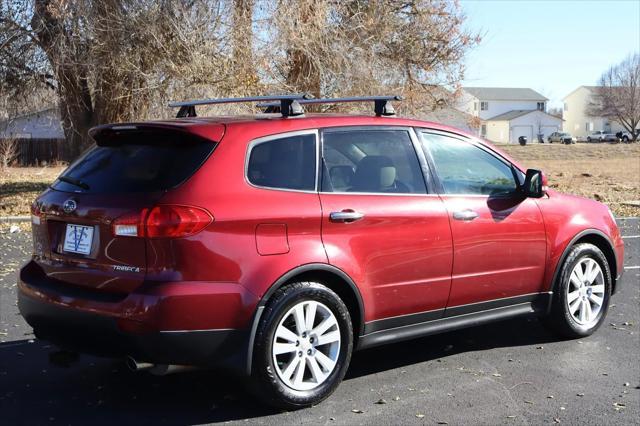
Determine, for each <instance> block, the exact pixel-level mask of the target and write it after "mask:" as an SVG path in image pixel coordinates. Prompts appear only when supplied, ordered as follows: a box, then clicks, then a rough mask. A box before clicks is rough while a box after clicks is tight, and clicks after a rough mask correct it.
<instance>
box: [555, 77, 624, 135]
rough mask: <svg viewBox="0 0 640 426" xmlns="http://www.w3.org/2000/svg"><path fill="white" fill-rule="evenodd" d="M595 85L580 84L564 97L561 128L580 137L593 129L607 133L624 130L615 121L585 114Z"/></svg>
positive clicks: (593, 130)
mask: <svg viewBox="0 0 640 426" xmlns="http://www.w3.org/2000/svg"><path fill="white" fill-rule="evenodd" d="M596 88H597V86H580V87H578V88H577V89H575V90H574V91H573V92H571V93H569V94H568V95H567V96H565V97H564V99H563V101H564V107H563V112H562V118H564V125H563V128H562V130H563V131H564V132H567V133H571V135H572V136H575V137H577V138H580V139H586V137H587V136H588V135H589V134H590V133H593V132H595V131H598V130H602V131H604V132H608V133H617V132H619V131H623V130H625V129H624V127H623V126H622V125H621V124H620V123H618V122H616V121H611V120H609V119H607V118H604V117H592V116H589V115H588V114H587V107H588V105H589V103H590V102H591V96H592V95H593V92H594V89H596Z"/></svg>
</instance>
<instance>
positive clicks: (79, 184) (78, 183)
mask: <svg viewBox="0 0 640 426" xmlns="http://www.w3.org/2000/svg"><path fill="white" fill-rule="evenodd" d="M58 180H61V181H62V182H66V183H70V184H72V185H75V186H77V187H80V188H82V189H86V190H88V189H89V185H87V184H86V183H84V182H83V181H81V180H80V179H76V178H72V177H69V176H58Z"/></svg>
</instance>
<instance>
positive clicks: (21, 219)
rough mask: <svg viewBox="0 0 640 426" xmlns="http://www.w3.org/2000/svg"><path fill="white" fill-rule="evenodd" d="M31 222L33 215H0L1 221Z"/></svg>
mask: <svg viewBox="0 0 640 426" xmlns="http://www.w3.org/2000/svg"><path fill="white" fill-rule="evenodd" d="M20 222H31V216H4V217H0V223H20Z"/></svg>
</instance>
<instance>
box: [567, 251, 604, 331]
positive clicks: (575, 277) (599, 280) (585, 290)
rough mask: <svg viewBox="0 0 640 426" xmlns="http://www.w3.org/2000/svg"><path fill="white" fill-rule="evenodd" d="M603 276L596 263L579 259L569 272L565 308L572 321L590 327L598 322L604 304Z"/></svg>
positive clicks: (588, 259) (587, 259) (590, 259)
mask: <svg viewBox="0 0 640 426" xmlns="http://www.w3.org/2000/svg"><path fill="white" fill-rule="evenodd" d="M604 294H605V286H604V275H603V274H602V269H601V268H600V265H599V264H598V262H596V261H595V260H593V259H592V258H590V257H585V258H583V259H581V260H580V261H579V262H578V263H577V264H576V266H575V267H574V268H573V271H572V272H571V276H570V278H569V285H568V286H567V308H568V309H569V313H570V314H571V316H572V317H573V319H574V321H575V322H577V323H578V324H580V325H582V326H591V325H593V324H594V323H595V322H597V320H598V314H599V313H600V311H601V310H602V305H603V303H604Z"/></svg>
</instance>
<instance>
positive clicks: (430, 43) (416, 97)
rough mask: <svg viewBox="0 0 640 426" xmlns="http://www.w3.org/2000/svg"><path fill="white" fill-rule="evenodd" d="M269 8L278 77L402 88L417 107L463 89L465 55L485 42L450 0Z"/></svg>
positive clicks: (321, 0)
mask: <svg viewBox="0 0 640 426" xmlns="http://www.w3.org/2000/svg"><path fill="white" fill-rule="evenodd" d="M267 15H268V16H270V18H269V19H267V20H266V21H265V22H266V24H267V28H266V31H269V30H272V29H275V31H274V36H272V37H270V38H269V41H270V43H271V44H270V50H269V51H270V55H269V56H268V57H267V58H266V62H267V63H268V64H269V68H268V70H267V71H268V72H270V77H272V79H273V80H274V81H275V82H277V83H280V85H282V86H284V87H285V88H287V89H288V90H291V91H305V92H311V93H313V94H315V95H325V96H331V95H336V94H340V95H355V94H362V93H373V94H375V93H383V92H386V93H388V92H394V93H398V92H399V93H401V94H403V95H404V96H405V98H406V100H407V102H405V103H403V106H402V107H403V108H405V110H406V111H409V112H411V113H415V112H419V111H420V110H425V109H427V110H431V109H433V108H438V107H441V106H444V105H447V104H449V103H450V101H451V100H452V99H454V98H455V97H456V95H458V94H459V89H460V87H459V84H460V81H461V80H462V78H463V76H464V65H463V58H464V55H465V53H466V52H467V51H468V50H469V49H470V48H472V47H473V46H474V45H476V44H477V43H478V42H479V41H480V36H479V35H478V34H475V33H472V32H470V31H468V30H466V29H465V28H464V27H463V22H464V19H465V17H464V15H463V13H462V11H461V9H460V7H459V6H458V4H457V2H449V1H444V0H408V1H400V0H386V1H383V0H371V1H366V0H348V1H340V2H337V1H331V0H315V1H314V0H298V1H294V0H280V1H278V2H277V3H275V5H274V8H273V10H271V11H270V12H269V13H267ZM272 31H273V30H272Z"/></svg>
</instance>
